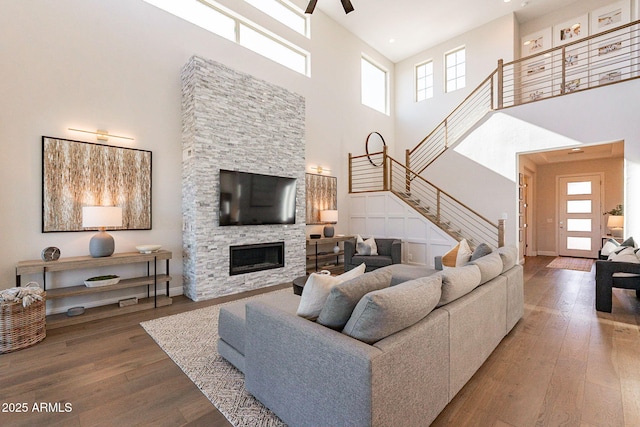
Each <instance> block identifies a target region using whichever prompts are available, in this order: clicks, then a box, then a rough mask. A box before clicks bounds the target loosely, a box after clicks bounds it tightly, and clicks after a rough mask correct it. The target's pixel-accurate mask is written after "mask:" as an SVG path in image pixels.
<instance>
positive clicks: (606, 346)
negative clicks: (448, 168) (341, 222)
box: [0, 257, 640, 427]
mask: <svg viewBox="0 0 640 427" xmlns="http://www.w3.org/2000/svg"><path fill="white" fill-rule="evenodd" d="M551 260H552V258H551V257H534V258H528V259H527V262H526V264H525V315H524V317H523V319H521V320H520V321H519V322H518V324H517V325H516V326H515V328H514V329H513V331H512V332H511V333H510V334H509V335H508V336H507V337H506V338H505V339H504V340H503V341H502V343H501V344H500V345H499V347H498V348H497V349H496V350H495V351H494V352H493V354H492V355H491V356H490V357H489V359H488V360H487V362H486V363H485V364H484V365H483V366H482V367H481V368H480V370H479V371H478V372H477V373H476V375H475V376H474V377H473V378H472V379H471V380H470V381H469V383H468V384H467V385H466V386H465V387H464V388H463V389H462V390H461V391H460V393H458V395H457V396H456V397H455V398H454V400H453V401H452V402H451V403H450V404H449V405H448V406H447V407H446V408H445V409H444V411H443V412H442V413H441V414H440V416H439V417H438V418H437V419H436V420H435V422H434V423H433V425H434V426H445V425H447V426H449V425H450V426H496V427H505V426H514V427H520V426H522V427H524V426H558V425H567V426H571V425H575V426H582V427H588V426H638V425H640V327H639V325H640V301H638V300H637V299H636V298H635V294H634V293H633V292H631V291H625V290H614V298H613V304H614V305H613V313H611V314H609V313H600V312H596V311H595V308H594V294H595V291H594V286H595V284H594V277H593V276H594V273H593V272H591V273H585V272H579V271H569V270H557V269H549V268H545V266H546V265H547V264H548V263H549V262H550V261H551ZM288 286H290V285H281V286H278V288H281V287H288ZM260 292H261V291H253V292H251V293H249V294H255V293H260ZM242 296H248V294H245V295H242ZM237 297H238V296H236V297H224V298H220V299H217V300H211V301H205V302H199V303H195V302H191V301H189V300H187V299H186V298H183V297H177V298H175V300H174V301H175V302H174V304H173V305H171V306H168V307H162V308H159V309H156V310H149V311H146V312H139V313H134V314H131V315H127V316H121V317H118V318H112V319H105V320H101V321H96V322H91V323H87V324H83V325H76V326H69V327H65V328H60V329H56V330H52V331H49V332H48V333H47V338H46V339H45V340H44V341H43V342H41V343H39V344H37V345H36V346H34V347H31V348H29V349H25V350H21V351H18V352H15V353H9V354H4V355H0V404H1V405H2V406H1V408H0V411H1V412H0V425H3V426H5V425H10V426H45V425H46V426H57V425H60V426H90V425H91V426H93V425H105V426H113V425H119V426H129V425H154V426H162V425H164V426H181V425H193V426H197V425H202V426H228V425H230V424H229V423H228V422H227V421H226V420H225V418H224V416H222V414H220V413H219V412H218V411H217V410H216V409H215V407H214V406H213V405H212V404H211V403H210V402H209V401H208V400H207V399H206V398H205V397H204V395H202V393H201V392H200V391H199V390H198V388H197V387H196V386H195V385H194V384H193V383H192V382H191V381H190V380H189V379H188V378H187V377H186V375H184V374H183V373H182V371H181V370H180V369H179V368H178V367H177V366H176V365H175V364H174V363H173V362H172V361H171V360H170V359H169V358H168V357H167V355H166V354H165V353H164V352H163V351H162V350H160V348H159V347H158V346H157V345H156V344H155V342H154V341H153V340H152V339H151V338H150V337H149V336H148V335H147V334H146V332H145V331H144V330H143V329H142V328H141V327H140V326H139V323H140V322H141V321H145V320H149V319H152V318H157V317H162V316H166V315H169V314H175V313H179V312H184V311H188V310H192V309H195V308H201V307H204V306H209V305H213V304H217V303H221V302H226V301H229V300H232V299H234V298H237ZM57 402H59V403H58V406H57V407H56V406H55V405H56V403H57ZM21 403H26V404H27V408H26V412H16V406H15V404H21ZM41 403H45V404H49V405H48V406H49V407H48V408H45V407H43V408H42V409H43V410H42V411H37V410H34V404H36V405H40V404H41ZM12 404H13V406H12ZM65 404H70V407H67V408H65ZM36 408H40V406H36ZM46 409H48V411H47V410H46ZM65 409H70V410H68V412H65ZM397 425H398V426H402V420H398V424H397Z"/></svg>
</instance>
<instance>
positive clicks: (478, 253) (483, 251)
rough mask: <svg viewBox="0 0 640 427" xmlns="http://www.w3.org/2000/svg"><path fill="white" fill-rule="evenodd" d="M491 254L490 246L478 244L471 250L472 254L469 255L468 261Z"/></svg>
mask: <svg viewBox="0 0 640 427" xmlns="http://www.w3.org/2000/svg"><path fill="white" fill-rule="evenodd" d="M491 252H493V250H492V249H491V246H489V245H487V244H486V243H480V244H479V245H478V246H477V247H476V248H475V249H474V250H473V253H472V254H471V259H470V260H469V261H475V260H477V259H478V258H482V257H483V256H485V255H489V254H490V253H491Z"/></svg>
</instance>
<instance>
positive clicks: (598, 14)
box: [591, 0, 631, 34]
mask: <svg viewBox="0 0 640 427" xmlns="http://www.w3.org/2000/svg"><path fill="white" fill-rule="evenodd" d="M630 18H631V8H630V5H629V0H621V1H617V2H615V3H612V4H610V5H608V6H604V7H601V8H600V9H596V10H594V11H593V12H591V34H598V33H601V32H603V31H607V30H610V29H611V28H615V27H619V26H621V25H624V24H627V23H629V22H630Z"/></svg>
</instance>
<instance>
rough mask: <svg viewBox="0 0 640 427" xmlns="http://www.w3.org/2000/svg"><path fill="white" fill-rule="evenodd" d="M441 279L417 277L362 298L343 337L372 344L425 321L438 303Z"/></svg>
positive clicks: (344, 330) (438, 277)
mask: <svg viewBox="0 0 640 427" xmlns="http://www.w3.org/2000/svg"><path fill="white" fill-rule="evenodd" d="M441 284H442V278H441V277H440V276H437V275H435V276H429V277H421V278H419V279H415V280H410V281H408V282H404V283H401V284H399V285H397V286H393V287H390V288H386V289H381V290H378V291H373V292H370V293H368V294H366V295H365V296H364V297H363V298H362V299H361V300H360V301H359V302H358V304H357V305H356V307H355V309H354V310H353V314H351V317H350V318H349V321H348V322H347V324H346V325H345V327H344V329H343V331H342V332H343V333H344V334H346V335H349V336H350V337H353V338H355V339H357V340H360V341H363V342H366V343H368V344H373V343H375V342H377V341H380V340H381V339H383V338H386V337H388V336H390V335H393V334H395V333H396V332H399V331H401V330H403V329H406V328H408V327H409V326H411V325H414V324H415V323H417V322H419V321H420V320H422V319H424V318H425V317H427V315H428V314H429V313H430V312H431V311H432V310H433V309H434V307H435V306H436V304H437V303H438V301H439V299H440V292H441V289H440V288H441Z"/></svg>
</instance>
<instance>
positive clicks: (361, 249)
mask: <svg viewBox="0 0 640 427" xmlns="http://www.w3.org/2000/svg"><path fill="white" fill-rule="evenodd" d="M356 252H357V253H358V255H371V246H369V245H367V244H366V243H364V242H360V243H358V244H357V245H356Z"/></svg>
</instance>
